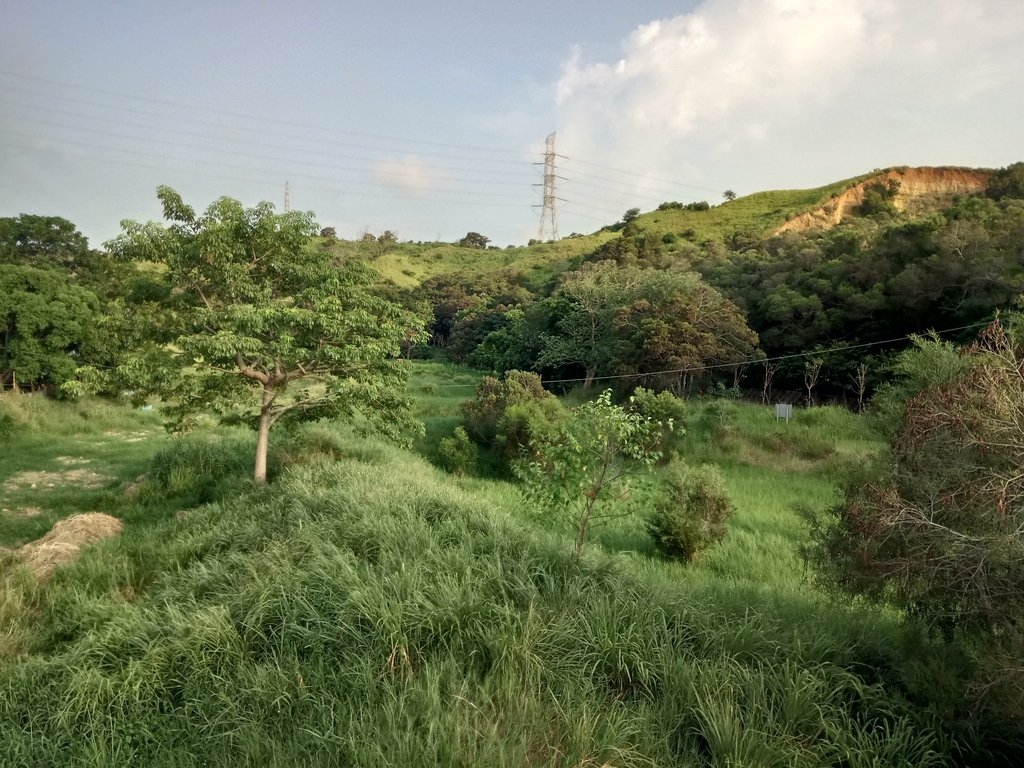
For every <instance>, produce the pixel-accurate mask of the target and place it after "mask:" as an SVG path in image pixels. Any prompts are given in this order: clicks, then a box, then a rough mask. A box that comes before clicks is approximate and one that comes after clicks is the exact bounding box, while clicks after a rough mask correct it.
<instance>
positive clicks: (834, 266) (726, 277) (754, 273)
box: [328, 163, 1024, 402]
mask: <svg viewBox="0 0 1024 768" xmlns="http://www.w3.org/2000/svg"><path fill="white" fill-rule="evenodd" d="M473 234H476V233H473ZM478 237H479V236H478ZM476 244H477V245H478V246H479V245H480V242H479V241H477V242H476ZM328 247H330V246H328ZM339 247H341V248H343V247H344V246H339ZM360 247H362V248H364V249H368V248H371V247H376V248H379V247H380V243H378V242H372V243H371V242H370V241H369V240H368V241H367V242H366V243H364V244H361V246H360ZM417 248H419V249H420V250H416V249H417ZM1022 251H1024V163H1017V164H1015V165H1012V166H1010V167H1008V168H1005V169H1001V170H998V171H986V170H969V169H954V168H918V169H909V168H905V169H892V170H888V171H884V172H879V173H875V174H871V175H868V176H864V177H860V178H857V179H850V180H847V181H843V182H839V183H836V184H833V185H831V186H827V187H821V188H819V189H814V190H802V191H783V192H762V193H758V194H755V195H750V196H747V197H744V198H739V199H732V200H726V201H725V202H723V203H721V204H719V205H714V206H712V205H710V204H708V203H706V202H698V203H688V204H682V203H677V202H666V203H663V204H662V205H660V206H659V207H658V209H657V210H655V211H652V212H648V213H641V212H640V211H638V210H636V209H632V210H630V211H627V212H626V213H625V215H624V216H623V219H622V220H621V221H619V222H616V223H615V224H612V225H609V226H607V227H605V228H603V229H602V230H600V231H599V232H596V233H593V234H591V235H588V236H576V237H572V236H571V237H567V238H563V239H561V240H559V241H557V242H553V243H540V244H534V245H532V246H530V247H526V248H509V249H504V250H498V249H494V250H492V249H488V248H486V247H484V248H481V247H476V248H474V247H468V246H465V245H463V246H457V245H446V246H437V245H434V246H415V245H412V244H405V245H397V244H396V245H394V246H393V247H391V248H390V249H387V248H385V249H383V250H382V251H381V252H380V253H379V254H378V255H377V256H376V257H372V258H374V260H375V261H376V263H378V264H379V265H380V266H381V268H382V271H383V273H384V274H385V275H386V276H392V275H394V273H395V271H396V269H397V270H398V271H399V273H400V274H401V276H402V277H403V278H404V280H396V281H394V283H395V284H394V285H392V286H391V288H389V289H384V290H386V291H387V292H389V293H390V295H391V296H392V297H393V298H396V299H398V300H400V301H403V302H409V304H408V306H410V308H412V307H414V306H417V305H418V306H421V307H423V306H429V307H430V308H431V314H432V318H431V324H430V331H431V334H432V336H431V338H432V342H431V343H432V344H433V345H434V346H435V347H438V348H439V349H441V350H443V353H444V354H445V355H446V356H447V357H448V358H449V359H451V360H453V361H456V362H460V363H466V364H470V365H474V366H477V367H481V368H484V369H493V370H498V371H501V370H508V369H511V368H518V369H524V370H535V371H537V372H540V373H542V374H543V375H544V376H546V377H548V378H586V379H590V378H598V379H600V378H601V377H622V378H625V379H626V380H627V381H628V382H632V383H634V384H635V383H641V382H642V383H645V384H648V385H652V384H653V385H655V386H662V387H675V388H678V387H680V386H682V387H687V388H689V387H693V386H697V387H699V388H700V389H704V388H706V387H709V386H712V385H716V386H718V385H721V386H739V387H740V388H743V389H745V390H747V391H748V392H749V391H750V390H764V391H765V392H767V391H768V390H770V389H771V385H772V377H775V378H774V383H775V385H777V386H779V387H781V388H784V389H786V390H788V391H790V392H793V391H800V392H804V393H805V397H806V399H807V400H813V399H814V398H815V396H816V393H817V395H820V396H827V397H830V398H843V399H846V400H847V401H851V400H853V401H855V402H860V401H862V400H863V398H864V396H865V395H869V394H870V392H871V391H872V390H873V389H874V387H875V386H876V385H878V384H880V383H881V382H882V381H883V380H884V378H885V376H886V374H885V373H884V372H885V370H886V361H887V359H888V356H890V355H891V354H892V353H894V352H896V351H898V350H899V348H900V347H901V345H904V346H905V345H906V344H907V343H909V341H908V340H907V337H908V336H909V335H911V334H923V333H927V332H929V331H932V330H935V331H939V332H944V333H947V336H946V338H950V339H951V340H954V341H964V340H967V339H969V338H971V337H972V335H973V334H975V333H976V332H977V329H978V327H980V325H983V324H984V323H985V322H987V321H988V320H990V319H991V318H992V317H993V316H994V315H995V313H997V312H999V311H1005V310H1009V309H1013V308H1014V307H1015V302H1016V300H1017V297H1019V296H1021V295H1022V294H1024V265H1022V262H1021V258H1020V254H1021V253H1022ZM776 358H785V359H780V360H779V361H778V365H777V366H775V364H774V363H773V364H772V366H766V365H762V364H760V362H758V361H761V360H769V361H771V360H774V359H776ZM755 362H757V363H758V364H756V365H752V364H751V363H755ZM808 366H810V370H809V369H808ZM775 368H777V370H776V369H775ZM665 371H669V372H670V373H669V375H668V377H667V378H666V377H665V376H663V375H662V373H661V372H665ZM680 372H682V373H680ZM766 396H767V394H766Z"/></svg>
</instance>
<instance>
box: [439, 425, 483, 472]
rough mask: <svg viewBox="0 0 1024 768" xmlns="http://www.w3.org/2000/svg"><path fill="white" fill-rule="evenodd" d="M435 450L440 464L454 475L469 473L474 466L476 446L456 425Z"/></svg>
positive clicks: (464, 431)
mask: <svg viewBox="0 0 1024 768" xmlns="http://www.w3.org/2000/svg"><path fill="white" fill-rule="evenodd" d="M437 452H438V455H439V457H440V463H441V466H442V467H443V468H444V469H446V470H447V471H449V472H451V473H452V474H454V475H459V476H462V475H465V474H469V473H471V472H472V471H473V469H474V468H475V467H476V446H475V445H473V441H472V440H470V439H469V435H467V434H466V430H464V429H463V428H462V427H456V428H455V431H454V432H452V434H451V437H446V438H444V439H443V440H441V442H440V443H439V444H438V446H437Z"/></svg>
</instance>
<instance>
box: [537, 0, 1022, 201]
mask: <svg viewBox="0 0 1024 768" xmlns="http://www.w3.org/2000/svg"><path fill="white" fill-rule="evenodd" d="M1022 36H1024V5H1021V4H1020V3H1019V0H978V1H977V2H973V3H965V2H963V0H930V1H929V2H927V3H922V2H919V1H918V0H858V2H849V0H706V2H704V3H702V4H701V5H699V6H698V7H697V8H696V9H695V10H694V11H693V12H691V13H687V14H683V15H680V16H676V17H674V18H668V19H662V20H657V21H652V22H650V23H648V24H644V25H642V26H640V27H638V28H637V29H635V30H633V31H632V33H631V34H629V35H628V36H627V37H625V39H624V40H623V41H622V44H621V50H622V55H621V57H620V58H618V60H615V61H587V60H585V58H584V55H583V53H582V51H581V50H580V49H574V50H572V51H570V53H569V56H568V59H567V61H566V63H565V64H564V66H563V69H562V72H561V77H560V78H559V80H558V81H557V84H556V86H555V89H554V93H555V100H556V103H557V111H558V115H559V134H558V135H559V150H560V151H561V152H564V153H565V154H567V155H569V156H570V158H579V159H585V160H586V161H588V162H594V163H601V164H605V165H609V166H614V167H616V168H627V169H630V170H631V171H632V176H631V178H632V181H631V183H632V185H633V187H634V192H635V193H636V194H642V193H644V190H647V192H648V194H651V195H655V194H660V193H663V192H665V191H666V189H665V185H664V184H661V186H660V187H658V184H659V183H660V182H655V181H653V180H654V179H664V178H666V177H668V178H670V179H677V178H678V179H679V180H680V181H681V182H689V183H692V184H694V185H707V184H712V183H715V184H722V185H728V186H730V187H733V188H736V187H738V186H742V185H744V184H745V185H746V188H745V189H743V190H742V191H743V192H752V191H756V190H757V189H760V188H764V187H763V186H759V185H762V184H765V183H767V184H772V183H774V184H776V185H782V184H785V185H805V186H810V185H817V184H824V183H827V182H829V181H832V180H835V179H838V178H842V177H843V176H844V175H846V176H850V175H855V174H857V173H861V172H864V171H870V170H871V169H872V168H874V167H880V166H884V165H889V164H902V163H907V164H923V163H928V162H936V163H940V162H941V163H945V164H960V163H962V164H972V163H974V164H985V159H986V158H987V157H992V158H993V160H992V161H989V162H993V161H994V162H998V158H996V157H995V154H994V150H998V149H999V147H998V143H999V141H1003V142H1005V143H1007V144H1008V146H1006V147H1005V149H1004V156H1005V157H1006V158H1007V159H1005V161H1004V164H1005V162H1012V161H1013V160H1014V159H1018V158H1014V157H1012V154H1013V152H1015V151H1017V147H1018V146H1019V145H1018V144H1017V142H1016V140H1014V139H1012V136H1013V134H1015V133H1016V129H1014V130H1013V131H1012V132H1011V131H1010V130H1009V126H1007V125H1005V120H1004V121H1003V122H1004V124H1003V125H1001V126H998V125H994V124H993V123H997V122H999V120H1000V116H1001V115H1003V114H1005V110H1006V109H1009V108H1010V107H1009V105H1010V104H1012V105H1013V107H1012V109H1013V110H1019V109H1020V107H1019V106H1017V105H1018V104H1021V103H1024V99H1022V86H1021V80H1020V76H1019V73H1020V71H1021V69H1022V66H1024V53H1022V51H1024V46H1021V45H1020V43H1019V41H1020V40H1021V39H1022ZM986 105H991V106H992V107H993V108H992V109H986V110H984V111H979V110H980V109H983V108H984V107H985V106H986ZM1015 122H1017V123H1018V124H1019V120H1018V121H1015ZM969 146H970V147H972V148H973V150H974V151H967V150H968V147H969ZM986 152H988V153H989V154H988V155H986ZM1006 153H1009V155H1007V154H1006ZM567 165H568V166H571V165H572V160H571V159H570V161H569V162H568V164H567ZM626 178H627V177H625V176H623V177H621V179H620V181H621V184H620V186H624V185H625V180H626ZM772 180H774V181H772ZM685 189H686V186H685V184H683V185H682V186H681V190H682V191H685ZM737 191H740V190H739V189H738V190H737ZM612 192H613V190H612V189H607V190H605V191H604V195H605V197H608V196H610V195H611V194H612ZM571 195H572V190H571V187H570V188H569V189H567V196H571ZM683 196H685V195H683ZM690 196H691V197H693V196H694V195H693V194H692V191H691V194H690ZM638 202H639V201H638Z"/></svg>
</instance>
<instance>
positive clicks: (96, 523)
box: [18, 512, 124, 581]
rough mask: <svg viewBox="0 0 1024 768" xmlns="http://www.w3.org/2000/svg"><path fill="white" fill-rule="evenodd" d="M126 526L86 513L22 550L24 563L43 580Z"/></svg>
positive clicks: (109, 517) (56, 525) (20, 554)
mask: <svg viewBox="0 0 1024 768" xmlns="http://www.w3.org/2000/svg"><path fill="white" fill-rule="evenodd" d="M123 528H124V524H123V523H122V522H121V521H120V520H118V519H117V518H116V517H111V516H110V515H105V514H103V513H102V512H86V513H84V514H81V515H72V516H71V517H68V518H66V519H64V520H60V521H58V522H57V523H56V524H55V525H54V526H53V528H51V529H50V531H49V533H47V534H46V535H45V536H43V538H41V539H37V540H36V541H33V542H30V543H28V544H26V545H25V546H23V547H21V549H19V550H18V554H19V556H20V557H21V559H22V561H23V562H24V563H25V565H27V566H28V567H29V568H30V569H31V570H32V572H33V573H35V575H36V578H38V579H39V580H40V581H42V580H44V579H47V578H49V577H50V576H51V575H52V574H53V572H54V571H56V570H57V569H58V568H60V567H61V566H62V565H64V564H66V563H69V562H71V561H72V560H74V559H75V558H77V557H78V553H79V552H80V551H81V549H82V547H84V546H86V545H88V544H94V543H96V542H97V541H103V540H104V539H109V538H111V537H112V536H116V535H117V534H119V533H120V532H121V530H122V529H123Z"/></svg>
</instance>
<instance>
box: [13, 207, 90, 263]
mask: <svg viewBox="0 0 1024 768" xmlns="http://www.w3.org/2000/svg"><path fill="white" fill-rule="evenodd" d="M88 251H89V241H88V240H86V239H85V235H83V234H82V233H81V232H79V231H78V229H77V228H76V227H75V225H74V224H72V223H71V222H70V221H68V220H67V219H62V218H61V217H59V216H33V215H30V214H27V213H23V214H21V215H20V216H16V217H13V218H0V262H8V263H20V264H27V265H30V266H43V265H56V266H61V267H72V268H73V267H74V266H75V265H76V263H77V262H78V261H79V260H80V259H82V257H83V256H84V255H85V254H87V253H88Z"/></svg>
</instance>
